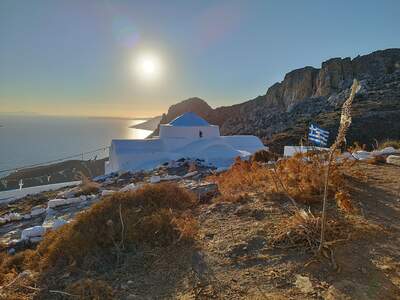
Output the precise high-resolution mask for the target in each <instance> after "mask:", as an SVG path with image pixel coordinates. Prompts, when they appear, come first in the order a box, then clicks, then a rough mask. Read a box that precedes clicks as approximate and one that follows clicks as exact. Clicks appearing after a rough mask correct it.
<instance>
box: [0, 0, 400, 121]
mask: <svg viewBox="0 0 400 300" xmlns="http://www.w3.org/2000/svg"><path fill="white" fill-rule="evenodd" d="M399 14H400V1H398V0H375V1H372V0H359V1H356V0H352V1H349V0H335V1H331V0H276V1H273V0H260V1H256V0H251V1H235V0H226V1H223V0H221V1H217V0H212V1H211V0H210V1H208V0H198V1H194V0H193V1H187V0H182V1H178V0H168V1H165V0H160V1H152V0H145V1H134V0H131V1H122V0H121V1H118V0H113V1H111V0H85V1H82V0H64V1H61V0H48V1H45V0H35V1H30V0H25V1H23V0H1V1H0V113H15V112H19V113H35V114H44V115H69V116H110V117H143V116H145V117H149V116H155V115H158V114H161V113H163V112H165V111H166V110H167V109H168V107H169V106H170V105H172V104H174V103H177V102H179V101H181V100H184V99H187V98H190V97H200V98H202V99H204V100H206V101H207V102H208V103H209V104H210V105H211V106H212V107H217V106H222V105H224V106H225V105H231V104H235V103H240V102H243V101H246V100H249V99H252V98H254V97H256V96H258V95H262V94H265V93H266V91H267V89H268V87H269V86H271V85H272V84H273V83H275V82H278V81H281V80H282V79H283V77H284V75H285V73H287V72H289V71H291V70H293V69H296V68H301V67H304V66H314V67H320V66H321V62H322V61H324V60H327V59H329V58H332V57H348V56H349V57H352V58H354V57H355V56H357V55H363V54H368V53H370V52H372V51H375V50H380V49H386V48H396V47H400V34H399V28H400V16H399ZM146 55H147V56H148V55H150V56H151V57H153V61H151V63H154V60H155V61H156V62H157V65H156V67H157V71H158V72H157V76H149V77H150V78H147V77H146V76H145V75H146V74H144V73H145V72H146V70H141V69H140V68H139V67H138V64H140V61H141V59H143V57H144V56H146ZM154 58H155V59H154ZM138 68H139V69H138ZM147 71H149V70H147Z"/></svg>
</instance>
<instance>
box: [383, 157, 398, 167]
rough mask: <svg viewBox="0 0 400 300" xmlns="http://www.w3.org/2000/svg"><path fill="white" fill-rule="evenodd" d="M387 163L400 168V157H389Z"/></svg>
mask: <svg viewBox="0 0 400 300" xmlns="http://www.w3.org/2000/svg"><path fill="white" fill-rule="evenodd" d="M386 162H387V163H388V164H392V165H396V166H400V155H389V156H388V157H387V158H386Z"/></svg>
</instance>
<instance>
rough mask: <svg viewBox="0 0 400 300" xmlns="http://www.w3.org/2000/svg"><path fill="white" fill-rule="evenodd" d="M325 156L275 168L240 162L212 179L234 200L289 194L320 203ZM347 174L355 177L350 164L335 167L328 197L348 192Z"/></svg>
mask: <svg viewBox="0 0 400 300" xmlns="http://www.w3.org/2000/svg"><path fill="white" fill-rule="evenodd" d="M326 159H327V154H326V153H321V152H318V153H306V154H297V155H295V156H293V157H290V158H287V159H282V160H279V161H278V162H277V163H276V165H275V166H271V165H263V164H260V163H257V162H255V161H250V162H248V161H242V160H240V159H237V160H236V161H235V163H234V165H233V166H232V167H231V168H230V169H229V170H228V171H227V172H225V173H222V174H220V175H217V176H213V177H211V178H210V179H211V180H213V181H215V182H216V183H217V184H218V187H219V190H220V192H221V193H222V195H223V196H224V197H226V198H227V199H235V198H237V197H239V196H240V195H243V194H246V193H254V192H262V193H282V192H284V193H286V194H287V195H289V197H292V198H293V199H295V200H296V202H299V203H305V204H310V203H315V202H321V199H322V193H323V186H324V184H323V183H324V181H323V180H324V172H325V169H326ZM345 174H349V175H353V174H355V173H354V172H353V170H352V163H350V161H343V162H341V163H334V164H333V165H332V167H331V173H330V179H329V189H328V190H329V195H330V196H331V197H333V196H334V195H335V193H336V192H337V191H338V190H345Z"/></svg>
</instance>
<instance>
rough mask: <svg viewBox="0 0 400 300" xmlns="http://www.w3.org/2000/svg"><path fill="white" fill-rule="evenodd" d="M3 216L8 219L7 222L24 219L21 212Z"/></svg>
mask: <svg viewBox="0 0 400 300" xmlns="http://www.w3.org/2000/svg"><path fill="white" fill-rule="evenodd" d="M3 218H4V219H5V220H6V223H7V222H13V221H20V220H22V219H23V216H22V215H21V214H19V213H14V212H12V213H9V214H6V215H5V216H4V217H3Z"/></svg>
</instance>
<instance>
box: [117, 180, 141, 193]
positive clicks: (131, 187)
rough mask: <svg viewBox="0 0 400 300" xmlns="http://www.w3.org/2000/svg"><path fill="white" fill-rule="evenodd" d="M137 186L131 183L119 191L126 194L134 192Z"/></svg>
mask: <svg viewBox="0 0 400 300" xmlns="http://www.w3.org/2000/svg"><path fill="white" fill-rule="evenodd" d="M138 187H139V186H137V185H136V184H134V183H133V182H132V183H130V184H128V185H126V186H124V187H123V188H122V189H120V190H119V191H120V192H128V191H134V190H137V189H138Z"/></svg>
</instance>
